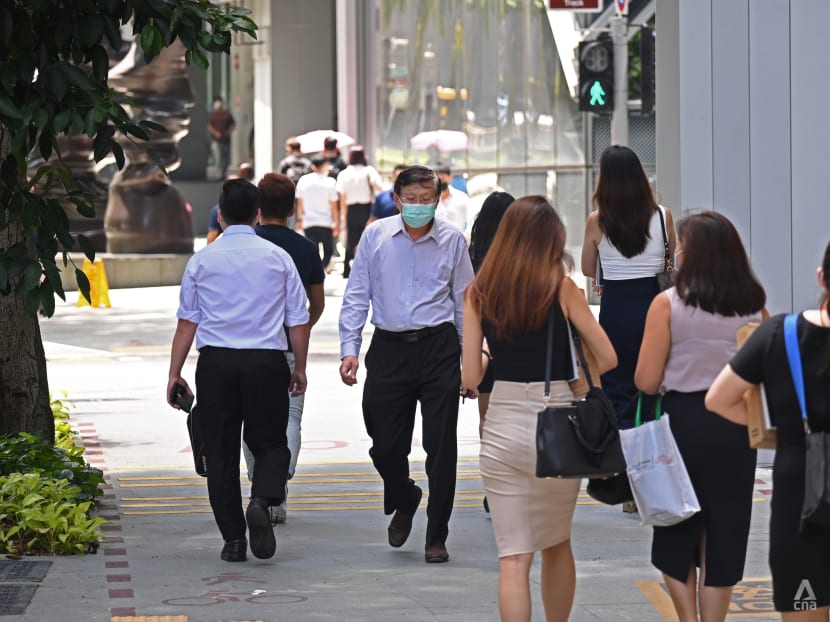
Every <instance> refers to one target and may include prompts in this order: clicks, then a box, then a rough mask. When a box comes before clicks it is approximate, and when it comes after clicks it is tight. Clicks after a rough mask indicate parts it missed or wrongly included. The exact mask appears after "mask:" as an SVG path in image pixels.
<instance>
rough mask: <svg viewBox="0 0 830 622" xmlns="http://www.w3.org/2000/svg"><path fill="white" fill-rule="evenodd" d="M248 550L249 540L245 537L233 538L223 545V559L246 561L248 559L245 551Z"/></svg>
mask: <svg viewBox="0 0 830 622" xmlns="http://www.w3.org/2000/svg"><path fill="white" fill-rule="evenodd" d="M247 551H248V541H247V540H245V539H244V538H243V539H242V540H231V541H230V542H225V546H223V547H222V555H221V557H222V561H225V562H244V561H245V560H246V559H248V558H247V557H246V555H245V553H246V552H247Z"/></svg>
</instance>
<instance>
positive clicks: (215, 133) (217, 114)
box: [207, 95, 236, 180]
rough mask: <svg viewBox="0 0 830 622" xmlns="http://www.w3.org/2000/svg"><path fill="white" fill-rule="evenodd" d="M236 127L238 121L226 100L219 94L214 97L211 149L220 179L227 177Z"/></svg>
mask: <svg viewBox="0 0 830 622" xmlns="http://www.w3.org/2000/svg"><path fill="white" fill-rule="evenodd" d="M234 128H236V121H235V120H234V118H233V115H232V114H231V113H230V111H229V110H226V109H225V102H224V101H223V100H222V98H221V97H220V96H219V95H217V96H216V97H214V98H213V110H212V111H211V113H210V116H209V117H208V125H207V129H208V133H209V134H210V138H211V141H212V144H211V149H212V151H213V155H214V158H215V160H216V168H217V170H218V171H219V179H223V180H224V179H225V176H226V175H227V173H228V165H229V164H230V162H231V133H233V130H234Z"/></svg>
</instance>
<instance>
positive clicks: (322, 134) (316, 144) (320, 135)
mask: <svg viewBox="0 0 830 622" xmlns="http://www.w3.org/2000/svg"><path fill="white" fill-rule="evenodd" d="M329 137H331V138H336V139H337V148H338V149H342V148H343V147H350V146H351V145H353V144H355V142H357V141H355V139H354V138H352V137H351V136H349V135H348V134H344V133H343V132H336V131H334V130H314V131H313V132H306V133H305V134H302V135H301V136H297V140H299V141H300V148H301V149H302V152H303V153H316V152H317V151H322V150H323V149H324V145H323V141H324V140H326V138H329Z"/></svg>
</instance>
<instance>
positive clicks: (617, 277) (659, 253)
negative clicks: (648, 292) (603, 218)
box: [597, 206, 668, 281]
mask: <svg viewBox="0 0 830 622" xmlns="http://www.w3.org/2000/svg"><path fill="white" fill-rule="evenodd" d="M657 209H659V210H660V211H662V212H663V218H664V219H665V217H666V212H665V208H664V207H663V206H658V207H657ZM648 231H649V235H650V236H651V237H650V238H649V239H648V240H646V247H645V249H644V250H643V252H642V253H640V254H639V255H635V256H634V257H630V258H629V257H625V256H624V255H623V254H622V253H621V252H620V251H619V250H617V247H616V246H614V245H613V244H611V242H609V241H608V238H607V237H605V235H603V236H602V239H601V240H600V241H599V244H598V245H597V250H598V251H599V260H600V263H601V265H602V278H603V279H607V280H609V281H625V280H628V279H642V278H645V277H649V276H654V275H655V274H657V273H658V272H662V271H663V266H664V261H665V256H666V254H665V249H664V247H663V228H662V225H661V223H660V216H659V215H658V213H657V210H654V214H653V215H652V217H651V222H650V223H649V229H648ZM667 235H668V234H667ZM667 239H668V238H667Z"/></svg>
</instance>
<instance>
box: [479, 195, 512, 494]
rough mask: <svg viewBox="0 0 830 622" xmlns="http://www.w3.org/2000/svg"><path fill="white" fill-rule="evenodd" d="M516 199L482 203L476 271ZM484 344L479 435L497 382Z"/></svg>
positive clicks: (494, 197)
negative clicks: (491, 392) (503, 218)
mask: <svg viewBox="0 0 830 622" xmlns="http://www.w3.org/2000/svg"><path fill="white" fill-rule="evenodd" d="M514 200H515V199H514V198H513V195H511V194H508V193H507V192H492V193H490V195H489V196H488V197H487V198H486V199H484V203H482V205H481V211H479V213H478V215H477V216H476V219H475V222H473V228H472V230H471V232H470V262H471V263H472V265H473V272H474V273H478V271H479V268H481V264H482V263H483V262H484V257H485V256H486V255H487V251H488V250H490V245H491V244H492V243H493V238H494V237H495V236H496V231H497V230H498V228H499V224H500V223H501V220H502V217H503V216H504V213H505V212H506V211H507V208H508V207H510V204H511V203H512V202H513V201H514ZM484 346H485V347H484V348H483V355H484V356H485V359H486V364H487V367H486V368H485V371H484V378H482V380H481V383H479V385H478V417H479V427H478V429H479V436H480V435H481V429H482V426H484V417H485V416H486V414H487V406H488V404H489V403H490V391H492V389H493V382H495V379H494V376H493V365H492V363H493V361H492V360H491V356H492V355H491V353H490V351H489V350H488V349H487V347H486V346H487V344H486V343H485V344H484ZM482 362H484V361H482ZM485 503H486V500H485Z"/></svg>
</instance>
